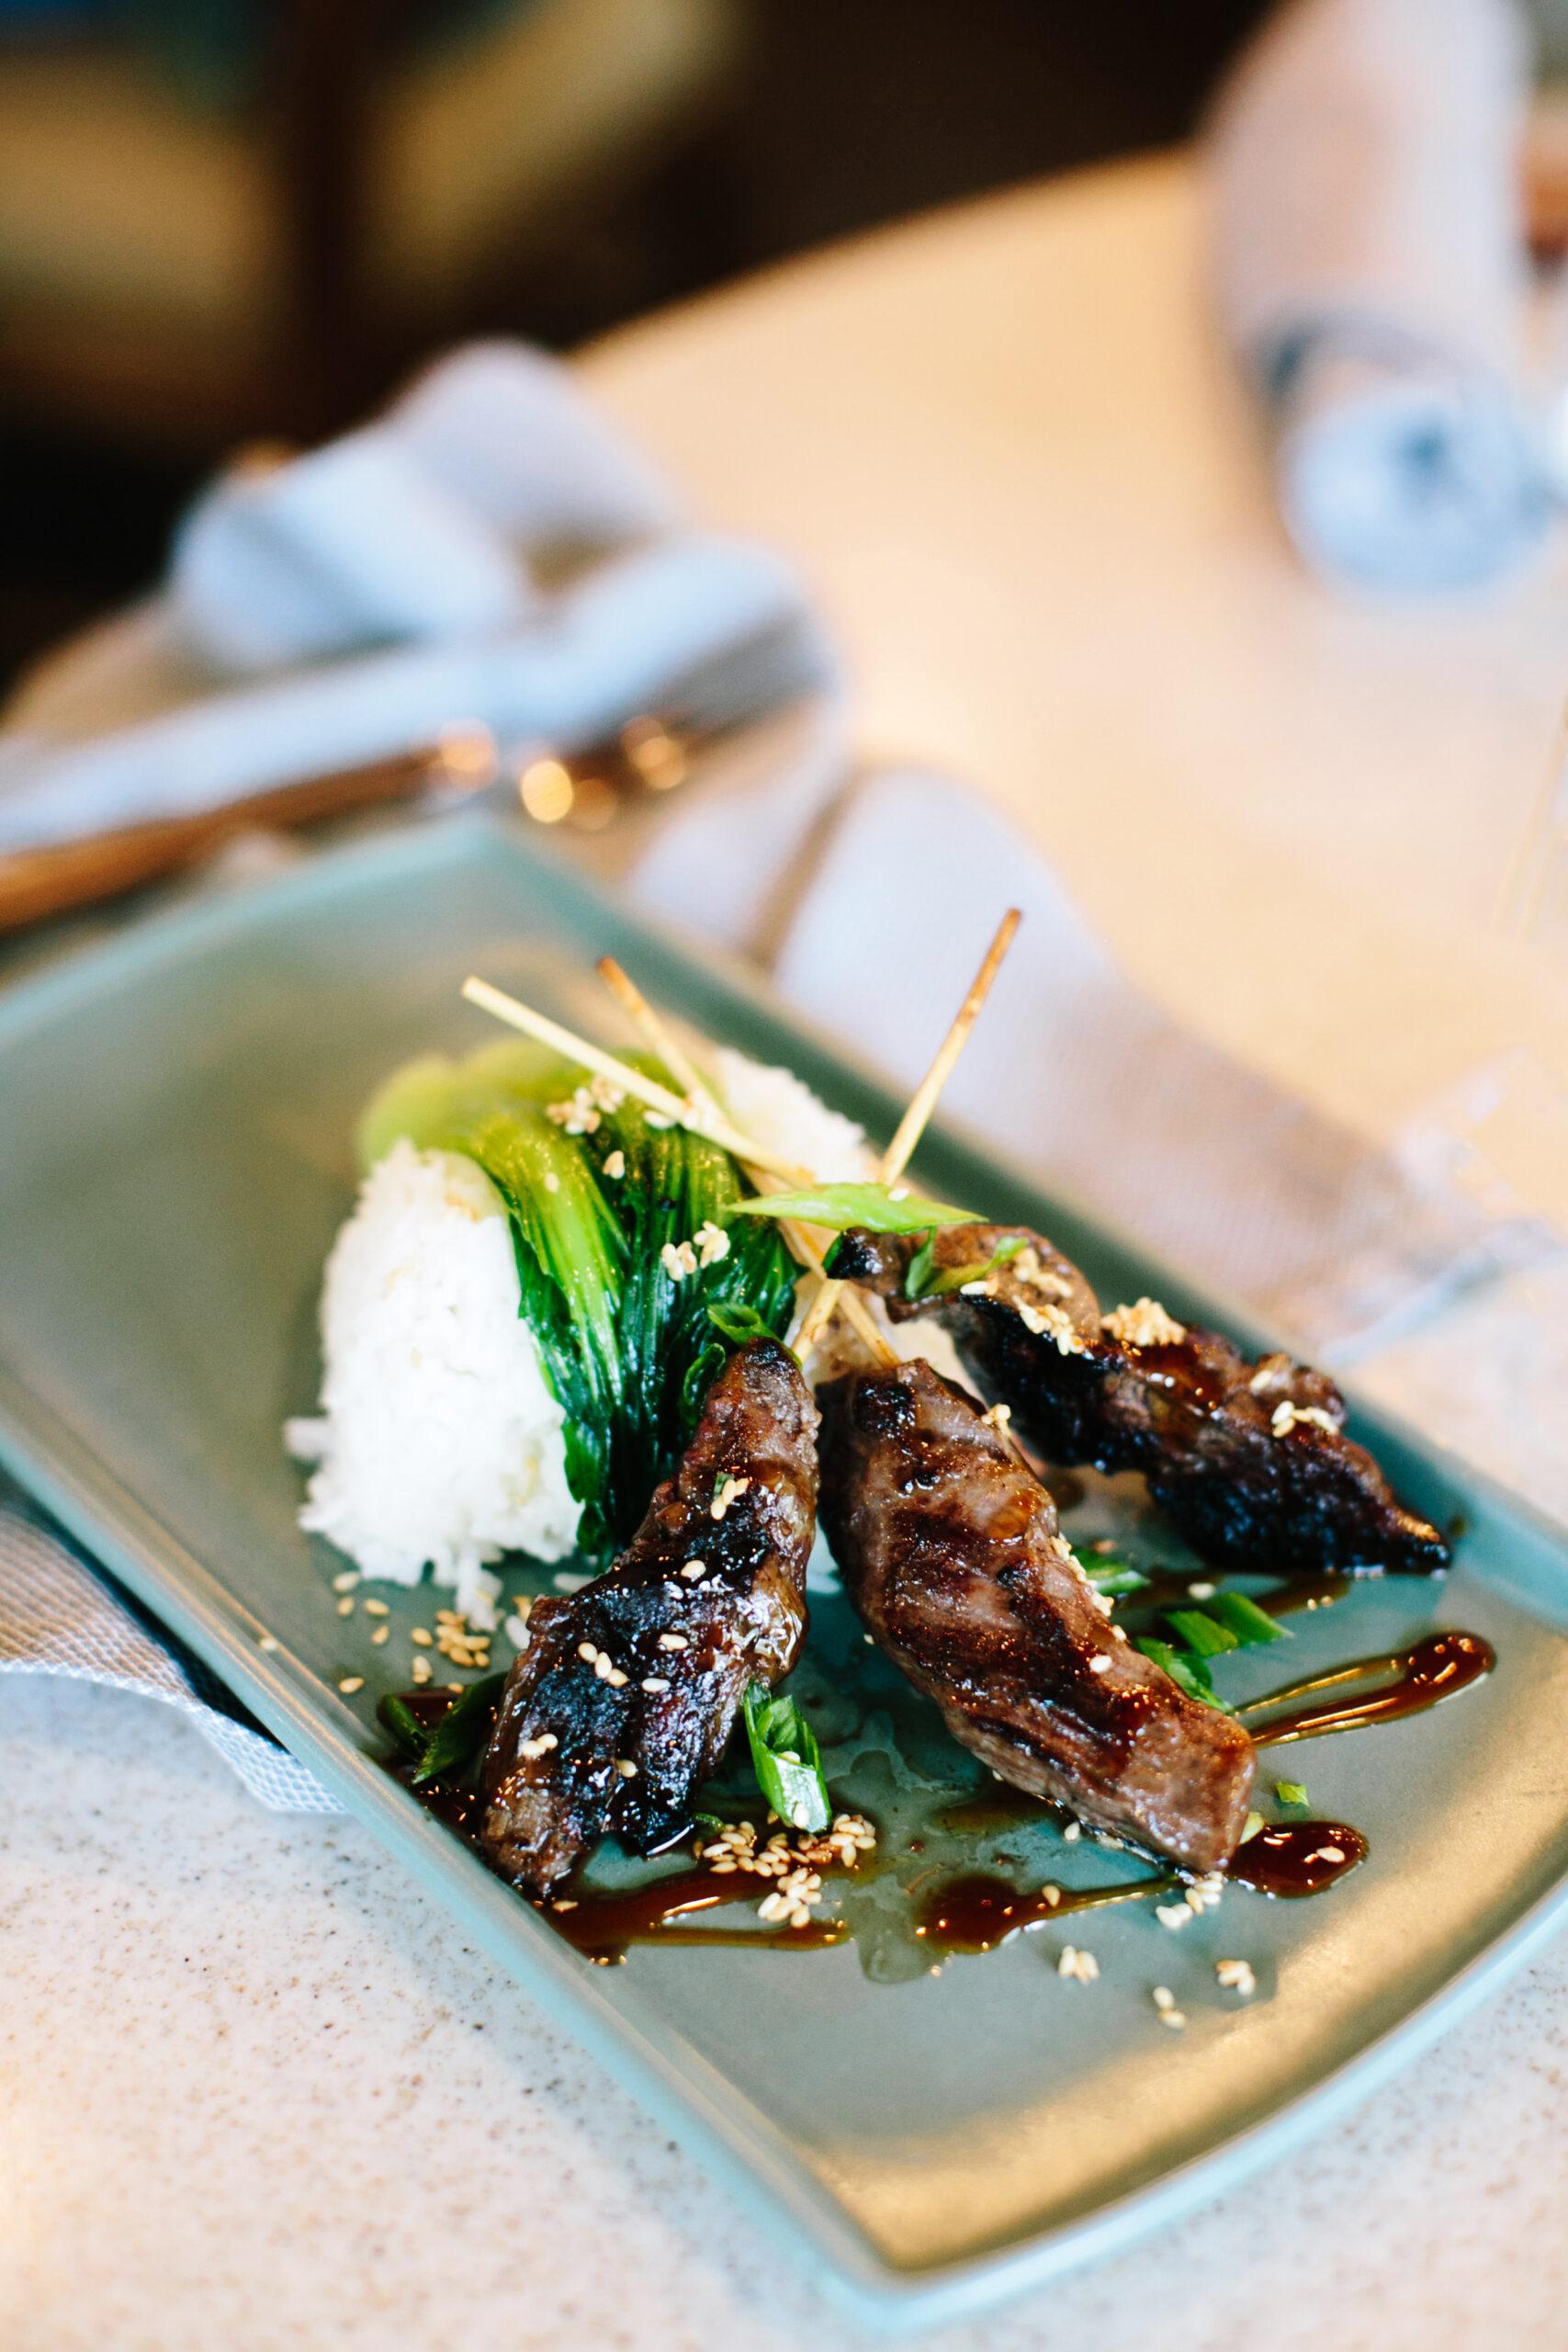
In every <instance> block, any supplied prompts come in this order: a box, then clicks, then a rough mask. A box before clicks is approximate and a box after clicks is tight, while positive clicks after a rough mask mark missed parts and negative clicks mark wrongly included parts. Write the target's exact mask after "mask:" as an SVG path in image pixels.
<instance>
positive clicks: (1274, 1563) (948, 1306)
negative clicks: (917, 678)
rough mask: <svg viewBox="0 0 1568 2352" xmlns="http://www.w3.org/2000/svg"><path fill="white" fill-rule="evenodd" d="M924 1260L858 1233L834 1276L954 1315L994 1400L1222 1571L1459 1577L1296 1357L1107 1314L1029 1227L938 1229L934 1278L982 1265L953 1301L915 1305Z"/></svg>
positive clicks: (899, 1244)
mask: <svg viewBox="0 0 1568 2352" xmlns="http://www.w3.org/2000/svg"><path fill="white" fill-rule="evenodd" d="M1009 1247H1011V1248H1012V1250H1013V1254H1012V1255H1010V1256H1005V1257H1000V1258H998V1252H1002V1251H1005V1250H1008V1249H1009ZM914 1249H915V1244H914V1243H913V1242H912V1241H911V1240H909V1239H908V1238H906V1237H898V1236H894V1235H891V1234H880V1233H864V1232H855V1233H850V1234H846V1235H845V1237H844V1238H843V1241H842V1242H841V1243H840V1247H839V1250H838V1252H837V1254H836V1255H835V1257H834V1260H833V1271H834V1272H835V1273H837V1274H842V1275H845V1276H847V1277H848V1279H850V1280H851V1281H853V1282H858V1283H863V1284H864V1285H865V1286H866V1287H868V1288H870V1289H872V1290H874V1291H877V1292H879V1293H880V1294H881V1295H883V1296H884V1297H885V1298H886V1300H887V1302H888V1308H889V1312H890V1313H891V1315H892V1316H893V1317H894V1319H895V1321H897V1322H902V1321H903V1320H905V1319H906V1317H909V1316H911V1315H924V1314H932V1313H934V1314H936V1315H938V1316H940V1317H941V1318H942V1322H943V1324H944V1325H945V1326H946V1327H947V1329H949V1330H950V1331H951V1333H952V1335H953V1341H954V1343H955V1345H956V1347H957V1349H958V1352H959V1355H960V1358H961V1359H962V1361H963V1363H964V1369H965V1370H966V1371H967V1372H968V1374H970V1376H971V1378H972V1379H973V1380H974V1381H975V1383H976V1385H977V1386H978V1388H979V1389H980V1391H981V1393H982V1394H983V1395H984V1396H986V1397H988V1398H993V1399H1000V1400H1002V1401H1004V1402H1005V1403H1006V1404H1007V1405H1008V1406H1009V1407H1010V1409H1011V1411H1012V1414H1013V1417H1014V1420H1015V1424H1016V1426H1017V1428H1018V1430H1019V1433H1020V1434H1021V1436H1022V1437H1023V1438H1024V1439H1026V1440H1027V1442H1029V1443H1030V1444H1031V1445H1032V1446H1034V1447H1035V1448H1037V1450H1038V1451H1039V1452H1040V1453H1042V1454H1043V1456H1044V1457H1045V1458H1046V1459H1047V1460H1048V1461H1051V1462H1057V1463H1060V1464H1063V1465H1064V1466H1073V1465H1077V1464H1084V1463H1091V1464H1093V1465H1094V1467H1095V1468H1096V1469H1098V1470H1140V1471H1142V1472H1143V1474H1144V1476H1145V1478H1146V1479H1147V1481H1148V1487H1149V1492H1150V1494H1151V1495H1152V1497H1153V1498H1154V1500H1155V1501H1156V1503H1157V1504H1158V1505H1159V1507H1160V1509H1161V1510H1163V1511H1164V1512H1165V1513H1166V1515H1167V1516H1168V1518H1169V1519H1170V1520H1171V1521H1173V1522H1174V1524H1175V1525H1176V1527H1177V1528H1179V1531H1180V1532H1181V1533H1182V1535H1184V1536H1185V1538H1186V1539H1187V1541H1188V1543H1189V1544H1190V1545H1191V1546H1192V1549H1193V1550H1194V1551H1195V1552H1197V1553H1199V1554H1200V1555H1201V1556H1202V1557H1203V1558H1204V1559H1206V1560H1211V1561H1213V1563H1214V1564H1215V1566H1219V1567H1224V1568H1229V1569H1239V1570H1250V1571H1254V1572H1256V1573H1258V1574H1259V1575H1272V1576H1291V1575H1303V1574H1308V1573H1312V1572H1321V1571H1323V1570H1325V1569H1330V1570H1346V1571H1349V1572H1352V1573H1363V1574H1364V1573H1369V1572H1376V1571H1378V1570H1382V1569H1401V1570H1404V1571H1407V1572H1412V1573H1423V1572H1424V1573H1430V1572H1431V1571H1433V1570H1437V1569H1442V1568H1445V1567H1446V1566H1448V1563H1449V1556H1450V1555H1449V1546H1448V1544H1447V1543H1446V1542H1445V1540H1444V1538H1443V1537H1442V1536H1441V1535H1440V1534H1439V1533H1438V1530H1437V1529H1436V1528H1435V1527H1433V1526H1432V1525H1431V1524H1430V1522H1429V1521H1427V1520H1424V1519H1421V1518H1419V1517H1418V1516H1417V1515H1416V1512H1414V1511H1412V1510H1406V1509H1405V1507H1404V1504H1403V1503H1401V1502H1400V1501H1399V1499H1398V1498H1397V1497H1396V1496H1395V1495H1394V1494H1393V1491H1392V1490H1391V1488H1390V1487H1389V1484H1388V1481H1387V1479H1386V1478H1385V1477H1384V1476H1383V1475H1382V1471H1381V1470H1380V1469H1379V1467H1378V1465H1377V1464H1376V1463H1375V1462H1374V1461H1373V1459H1372V1457H1371V1454H1370V1453H1368V1452H1367V1451H1366V1449H1365V1447H1364V1446H1359V1445H1357V1444H1356V1443H1355V1442H1353V1441H1352V1440H1351V1439H1350V1438H1348V1437H1347V1436H1346V1435H1345V1434H1344V1429H1343V1423H1344V1419H1345V1400H1344V1398H1343V1397H1341V1395H1340V1394H1339V1391H1338V1389H1337V1387H1336V1386H1335V1385H1334V1383H1333V1382H1332V1381H1331V1380H1330V1379H1329V1378H1328V1377H1327V1375H1326V1374H1325V1373H1321V1372H1314V1371H1313V1370H1312V1369H1311V1367H1310V1366H1309V1365H1306V1364H1301V1363H1295V1362H1294V1361H1293V1360H1292V1358H1291V1357H1290V1356H1287V1355H1268V1356H1261V1357H1258V1358H1255V1359H1254V1358H1249V1357H1247V1356H1244V1355H1243V1354H1242V1353H1241V1351H1240V1350H1239V1349H1237V1348H1235V1347H1233V1346H1232V1344H1231V1342H1230V1341H1229V1340H1225V1339H1223V1338H1222V1337H1221V1336H1220V1334H1219V1333H1218V1332H1216V1331H1205V1330H1201V1329H1196V1328H1190V1329H1189V1328H1184V1327H1183V1326H1182V1325H1181V1324H1179V1323H1177V1322H1174V1321H1173V1320H1172V1319H1171V1317H1169V1316H1168V1315H1167V1314H1166V1313H1165V1311H1164V1309H1163V1308H1161V1307H1159V1306H1156V1304H1155V1303H1154V1302H1153V1301H1152V1300H1149V1299H1142V1300H1140V1301H1139V1302H1138V1304H1137V1305H1136V1306H1121V1307H1118V1308H1116V1309H1115V1311H1114V1312H1113V1313H1111V1314H1110V1315H1103V1316H1102V1315H1101V1313H1100V1302H1099V1300H1098V1299H1097V1298H1096V1296H1095V1295H1094V1292H1093V1291H1092V1290H1091V1289H1090V1287H1089V1283H1087V1282H1086V1281H1085V1279H1084V1277H1083V1275H1082V1274H1081V1273H1080V1272H1078V1270H1077V1267H1076V1266H1074V1265H1073V1264H1072V1263H1071V1262H1070V1261H1068V1260H1067V1259H1066V1258H1064V1257H1063V1256H1062V1255H1061V1253H1060V1252H1059V1251H1058V1250H1055V1249H1053V1247H1052V1245H1051V1244H1050V1242H1048V1241H1046V1240H1043V1238H1041V1236H1040V1235H1039V1234H1037V1233H1032V1232H1031V1231H1030V1230H1029V1229H1028V1228H1027V1227H1021V1226H987V1225H961V1226H949V1227H946V1228H945V1229H944V1230H943V1231H942V1232H941V1233H939V1234H937V1235H936V1236H935V1237H934V1239H933V1242H932V1247H931V1271H932V1276H933V1278H940V1277H943V1276H945V1277H946V1279H947V1280H948V1281H949V1282H953V1280H955V1278H956V1277H957V1276H958V1275H959V1274H960V1273H962V1272H963V1271H964V1269H965V1268H966V1267H973V1268H974V1269H975V1272H974V1276H973V1279H972V1280H970V1281H969V1282H967V1283H963V1284H962V1285H961V1286H958V1287H955V1288H949V1289H947V1290H946V1291H945V1292H944V1293H943V1294H942V1295H938V1296H931V1295H928V1296H927V1297H925V1298H922V1299H909V1298H908V1297H907V1296H906V1295H905V1292H906V1287H907V1283H908V1268H909V1263H910V1260H911V1257H912V1256H913V1253H914Z"/></svg>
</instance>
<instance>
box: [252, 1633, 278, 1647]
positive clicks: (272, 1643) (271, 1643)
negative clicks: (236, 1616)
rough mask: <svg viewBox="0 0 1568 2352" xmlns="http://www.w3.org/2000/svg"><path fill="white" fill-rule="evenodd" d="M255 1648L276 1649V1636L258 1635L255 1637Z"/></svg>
mask: <svg viewBox="0 0 1568 2352" xmlns="http://www.w3.org/2000/svg"><path fill="white" fill-rule="evenodd" d="M256 1647H257V1649H258V1650H275V1649H276V1647H277V1635H276V1634H257V1635H256Z"/></svg>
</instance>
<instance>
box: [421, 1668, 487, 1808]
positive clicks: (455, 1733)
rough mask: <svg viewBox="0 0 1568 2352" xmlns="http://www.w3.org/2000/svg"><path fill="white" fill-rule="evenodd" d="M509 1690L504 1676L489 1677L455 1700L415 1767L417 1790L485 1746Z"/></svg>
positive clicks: (436, 1727)
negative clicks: (492, 1718)
mask: <svg viewBox="0 0 1568 2352" xmlns="http://www.w3.org/2000/svg"><path fill="white" fill-rule="evenodd" d="M505 1688H506V1677H505V1675H504V1674H487V1675H486V1677H485V1679H484V1680H483V1681H482V1682H474V1683H470V1684H469V1686H468V1690H466V1691H464V1693H463V1695H462V1697H461V1698H460V1699H454V1700H453V1702H452V1704H451V1705H450V1706H449V1707H448V1708H447V1710H446V1713H445V1714H444V1715H443V1716H442V1718H441V1721H440V1722H439V1723H438V1724H436V1726H435V1728H434V1731H433V1732H432V1733H431V1734H430V1736H429V1737H428V1738H427V1740H426V1741H425V1746H424V1753H423V1756H422V1757H421V1758H420V1759H419V1762H418V1764H417V1765H416V1766H415V1768H414V1773H413V1784H414V1787H415V1788H416V1789H418V1788H423V1785H424V1783H425V1782H426V1781H435V1780H439V1778H440V1777H441V1775H442V1773H443V1772H450V1771H451V1770H452V1769H453V1767H454V1766H455V1765H457V1764H466V1763H467V1762H468V1758H469V1757H470V1756H472V1755H473V1754H474V1753H475V1751H476V1750H477V1749H478V1748H479V1747H480V1746H482V1744H483V1742H484V1741H485V1739H486V1738H487V1737H488V1736H489V1733H490V1727H491V1717H492V1715H493V1714H494V1713H495V1710H496V1708H497V1707H498V1706H499V1705H500V1703H501V1694H502V1691H504V1690H505Z"/></svg>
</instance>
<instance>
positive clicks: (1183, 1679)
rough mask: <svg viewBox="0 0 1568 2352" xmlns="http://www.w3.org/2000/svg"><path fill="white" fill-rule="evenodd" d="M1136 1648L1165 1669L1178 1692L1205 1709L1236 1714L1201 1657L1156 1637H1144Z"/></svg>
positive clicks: (1144, 1635) (1224, 1713)
mask: <svg viewBox="0 0 1568 2352" xmlns="http://www.w3.org/2000/svg"><path fill="white" fill-rule="evenodd" d="M1134 1647H1135V1648H1137V1649H1140V1650H1142V1652H1143V1654H1144V1656H1145V1657H1147V1658H1152V1659H1153V1660H1154V1662H1155V1664H1156V1666H1158V1667H1163V1668H1164V1669H1165V1671H1166V1673H1167V1674H1168V1675H1169V1677H1170V1679H1171V1680H1172V1681H1173V1682H1174V1683H1175V1685H1176V1687H1177V1689H1178V1690H1179V1691H1186V1693H1187V1696H1188V1697H1189V1698H1190V1699H1196V1700H1198V1701H1199V1702H1200V1703H1201V1705H1203V1706H1205V1707H1217V1708H1218V1709H1219V1711H1220V1713H1221V1714H1223V1715H1228V1714H1230V1713H1232V1712H1233V1711H1232V1709H1231V1708H1229V1707H1228V1706H1227V1705H1226V1704H1225V1702H1224V1700H1223V1699H1222V1698H1220V1697H1219V1696H1218V1695H1217V1693H1216V1691H1215V1690H1214V1686H1213V1682H1212V1681H1211V1680H1210V1678H1209V1669H1208V1668H1207V1667H1206V1666H1205V1665H1204V1663H1203V1661H1202V1659H1201V1657H1195V1656H1194V1655H1193V1654H1192V1653H1191V1652H1190V1651H1183V1650H1179V1649H1176V1648H1174V1647H1173V1646H1172V1645H1171V1644H1170V1643H1169V1642H1160V1641H1156V1639H1155V1637H1154V1635H1153V1634H1143V1635H1142V1636H1141V1637H1140V1638H1139V1640H1138V1641H1137V1642H1136V1643H1135V1644H1134Z"/></svg>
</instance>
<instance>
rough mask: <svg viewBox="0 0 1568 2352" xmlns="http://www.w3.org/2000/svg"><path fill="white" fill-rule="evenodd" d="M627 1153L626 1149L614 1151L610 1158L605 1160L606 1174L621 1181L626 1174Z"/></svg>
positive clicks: (615, 1180)
mask: <svg viewBox="0 0 1568 2352" xmlns="http://www.w3.org/2000/svg"><path fill="white" fill-rule="evenodd" d="M604 1173H605V1175H606V1176H608V1177H609V1178H611V1180H612V1181H613V1182H615V1183H619V1182H620V1180H621V1178H622V1177H623V1176H624V1175H625V1174H626V1153H625V1152H624V1151H613V1152H612V1153H611V1154H610V1157H609V1159H607V1160H606V1161H605V1162H604Z"/></svg>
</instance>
